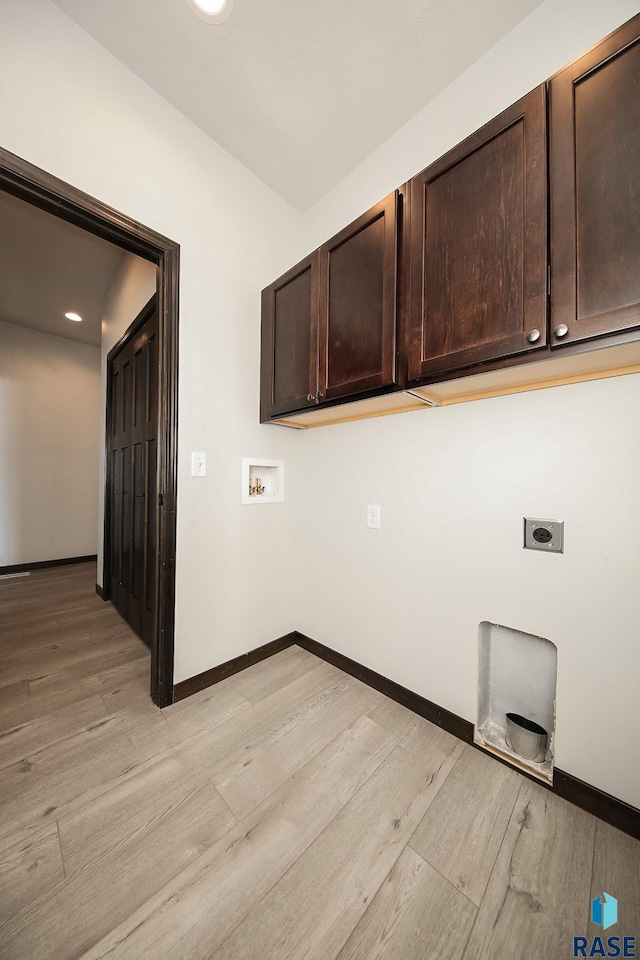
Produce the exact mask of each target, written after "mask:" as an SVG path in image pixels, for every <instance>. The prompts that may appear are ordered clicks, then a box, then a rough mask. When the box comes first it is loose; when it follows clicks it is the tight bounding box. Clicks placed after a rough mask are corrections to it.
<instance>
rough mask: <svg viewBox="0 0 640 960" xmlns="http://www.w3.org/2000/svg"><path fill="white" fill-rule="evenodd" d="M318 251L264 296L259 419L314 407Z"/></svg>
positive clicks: (277, 282) (288, 273)
mask: <svg viewBox="0 0 640 960" xmlns="http://www.w3.org/2000/svg"><path fill="white" fill-rule="evenodd" d="M318 266H319V258H318V252H317V251H316V252H315V253H312V254H311V256H310V257H307V258H306V259H305V260H303V261H302V262H301V263H299V264H297V266H295V267H293V268H292V269H291V270H289V271H288V272H287V273H285V275H284V276H283V277H280V279H279V280H276V281H275V283H272V284H271V285H270V286H268V287H266V289H265V290H263V291H262V348H261V350H262V352H261V357H262V359H261V371H260V384H261V387H260V419H261V420H262V421H265V420H268V419H269V418H270V417H273V416H277V415H278V414H282V413H291V412H292V411H294V410H303V409H304V408H305V407H310V406H313V405H315V403H316V402H317V393H318Z"/></svg>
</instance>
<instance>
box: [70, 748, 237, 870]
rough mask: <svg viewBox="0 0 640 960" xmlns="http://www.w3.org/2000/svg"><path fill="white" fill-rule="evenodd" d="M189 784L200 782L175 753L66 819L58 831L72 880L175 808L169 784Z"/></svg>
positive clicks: (71, 813) (231, 817)
mask: <svg viewBox="0 0 640 960" xmlns="http://www.w3.org/2000/svg"><path fill="white" fill-rule="evenodd" d="M189 782H191V783H197V782H198V781H197V777H194V775H193V772H192V771H190V770H189V768H188V766H187V765H186V764H185V763H184V762H182V761H181V759H180V757H179V756H178V755H176V754H170V755H169V756H167V757H166V758H164V759H163V760H160V761H158V763H156V764H154V765H153V766H150V767H147V768H145V769H143V770H142V771H140V772H139V773H138V774H137V775H136V776H133V777H130V778H129V779H127V780H124V781H122V782H119V783H117V784H116V786H114V787H113V788H112V789H110V790H106V791H105V792H104V793H101V794H100V795H99V796H97V797H96V798H95V799H94V800H92V801H91V802H89V803H86V804H84V805H83V806H81V807H79V808H78V809H76V810H72V811H70V812H69V813H66V814H64V815H62V816H61V817H60V819H59V821H58V830H59V835H60V844H61V847H62V855H63V858H64V865H65V871H66V875H67V876H68V877H69V876H72V875H73V874H74V873H77V872H78V870H82V869H83V868H84V867H86V866H88V865H89V864H90V863H92V862H95V861H97V860H99V859H100V858H101V857H102V856H104V855H105V854H106V853H108V851H109V850H112V849H116V848H118V847H121V846H123V845H124V844H125V843H126V842H127V841H128V840H130V838H131V837H132V836H133V835H134V834H136V833H138V832H140V831H143V830H145V829H147V827H148V824H149V823H153V822H155V821H156V819H158V818H159V817H161V816H162V815H163V813H164V811H165V809H166V808H167V807H170V805H171V801H170V799H168V794H169V793H170V791H168V789H167V788H168V785H176V784H177V785H180V784H187V783H189ZM218 806H220V809H221V810H222V809H223V808H222V806H221V805H218ZM235 823H236V820H235V817H233V816H230V817H229V818H228V827H231V826H233V825H234V824H235Z"/></svg>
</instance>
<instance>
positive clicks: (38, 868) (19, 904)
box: [0, 823, 64, 954]
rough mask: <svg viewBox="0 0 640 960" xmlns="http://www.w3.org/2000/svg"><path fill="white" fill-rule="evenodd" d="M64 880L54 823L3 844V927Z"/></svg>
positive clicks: (0, 906)
mask: <svg viewBox="0 0 640 960" xmlns="http://www.w3.org/2000/svg"><path fill="white" fill-rule="evenodd" d="M63 879H64V869H63V865H62V857H61V855H60V844H59V842H58V828H57V826H56V824H55V823H51V824H49V825H48V826H46V827H43V828H37V829H35V830H25V831H22V832H21V833H19V834H12V835H11V837H9V838H7V839H5V840H4V841H0V890H1V891H2V894H1V895H0V924H2V923H4V922H5V921H6V920H8V919H9V918H10V917H12V916H13V915H14V914H15V913H17V912H18V911H19V910H22V909H23V908H24V907H26V906H28V905H29V904H31V903H32V902H33V901H34V900H35V899H36V898H37V897H39V896H41V895H42V894H43V893H45V892H46V891H47V890H49V889H51V887H53V886H55V884H57V883H59V882H60V881H62V880H63ZM0 942H1V941H0ZM1 953H2V947H1V946H0V954H1Z"/></svg>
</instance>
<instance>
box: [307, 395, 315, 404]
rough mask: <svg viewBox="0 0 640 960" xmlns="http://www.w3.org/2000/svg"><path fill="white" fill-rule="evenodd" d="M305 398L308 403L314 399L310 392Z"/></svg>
mask: <svg viewBox="0 0 640 960" xmlns="http://www.w3.org/2000/svg"><path fill="white" fill-rule="evenodd" d="M307 400H308V401H309V403H313V401H314V400H315V397H314V395H313V394H312V393H308V394H307Z"/></svg>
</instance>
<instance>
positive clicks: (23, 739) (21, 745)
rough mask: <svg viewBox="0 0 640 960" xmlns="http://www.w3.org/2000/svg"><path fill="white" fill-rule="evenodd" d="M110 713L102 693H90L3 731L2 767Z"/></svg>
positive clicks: (1, 735) (48, 745)
mask: <svg viewBox="0 0 640 960" xmlns="http://www.w3.org/2000/svg"><path fill="white" fill-rule="evenodd" d="M106 716H107V710H106V707H105V705H104V701H103V699H102V697H89V698H88V699H87V700H81V701H80V702H79V703H76V704H73V706H72V707H71V708H69V707H62V709H60V710H56V711H54V712H52V713H49V714H47V715H46V716H40V717H36V718H34V719H31V720H26V721H25V722H24V723H21V724H19V725H18V726H15V727H12V728H11V729H9V730H4V731H2V733H0V769H2V768H3V767H6V766H9V765H11V764H13V763H17V762H18V761H19V760H23V759H25V758H26V757H28V756H29V755H30V754H33V753H36V752H38V751H41V750H46V749H47V748H48V747H50V746H52V745H53V744H54V743H59V742H61V741H63V740H66V739H67V738H68V737H71V736H73V735H74V734H76V733H79V732H80V731H81V730H83V729H84V728H85V727H87V726H89V725H90V724H92V723H95V722H96V721H97V720H101V719H102V718H103V717H106Z"/></svg>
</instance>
